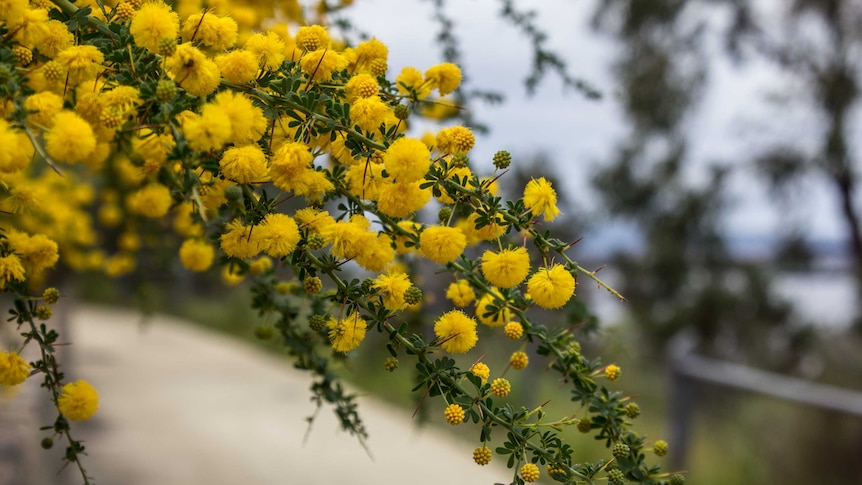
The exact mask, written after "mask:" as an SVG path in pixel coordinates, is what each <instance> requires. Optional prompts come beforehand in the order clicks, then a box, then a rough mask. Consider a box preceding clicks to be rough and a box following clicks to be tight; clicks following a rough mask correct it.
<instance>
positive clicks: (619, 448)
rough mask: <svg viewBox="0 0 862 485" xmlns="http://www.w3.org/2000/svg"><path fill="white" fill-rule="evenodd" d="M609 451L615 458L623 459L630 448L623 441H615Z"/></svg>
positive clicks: (627, 454)
mask: <svg viewBox="0 0 862 485" xmlns="http://www.w3.org/2000/svg"><path fill="white" fill-rule="evenodd" d="M611 453H613V455H614V458H616V459H617V460H625V459H626V458H628V456H629V454H630V453H631V448H629V445H627V444H625V443H615V444H614V446H613V448H612V449H611Z"/></svg>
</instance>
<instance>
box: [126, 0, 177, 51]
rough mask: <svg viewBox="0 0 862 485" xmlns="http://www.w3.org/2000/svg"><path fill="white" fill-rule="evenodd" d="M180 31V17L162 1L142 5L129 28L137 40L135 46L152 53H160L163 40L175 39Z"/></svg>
mask: <svg viewBox="0 0 862 485" xmlns="http://www.w3.org/2000/svg"><path fill="white" fill-rule="evenodd" d="M179 30H180V18H179V16H177V14H176V13H175V12H174V11H173V10H171V7H169V6H168V5H165V4H164V3H162V2H161V1H155V2H148V3H146V4H144V5H141V8H139V9H138V11H137V12H136V13H135V15H134V17H132V24H131V25H130V26H129V33H130V34H132V38H134V39H135V44H138V45H139V46H141V47H144V48H146V49H149V50H150V51H152V52H159V42H161V41H162V39H165V38H168V39H175V38H176V37H177V34H178V33H179Z"/></svg>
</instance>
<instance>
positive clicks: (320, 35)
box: [296, 25, 330, 51]
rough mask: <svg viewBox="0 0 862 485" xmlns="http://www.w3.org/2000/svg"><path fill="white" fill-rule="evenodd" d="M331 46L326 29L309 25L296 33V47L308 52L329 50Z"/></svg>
mask: <svg viewBox="0 0 862 485" xmlns="http://www.w3.org/2000/svg"><path fill="white" fill-rule="evenodd" d="M329 44H330V39H329V34H328V33H327V32H326V27H322V26H320V25H309V26H306V27H300V28H299V30H297V31H296V45H297V46H299V47H300V48H302V49H305V50H307V51H316V50H318V49H328V48H329Z"/></svg>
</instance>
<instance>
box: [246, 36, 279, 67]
mask: <svg viewBox="0 0 862 485" xmlns="http://www.w3.org/2000/svg"><path fill="white" fill-rule="evenodd" d="M245 50H247V51H249V52H251V53H252V54H254V56H255V58H256V59H257V62H258V64H259V65H260V67H261V68H263V69H266V70H268V71H275V70H276V69H278V68H279V67H280V66H281V63H282V62H284V51H285V45H284V42H283V41H282V40H281V37H279V36H278V34H276V33H275V32H267V33H266V34H261V33H257V34H254V35H252V36H251V37H249V38H248V40H246V41H245Z"/></svg>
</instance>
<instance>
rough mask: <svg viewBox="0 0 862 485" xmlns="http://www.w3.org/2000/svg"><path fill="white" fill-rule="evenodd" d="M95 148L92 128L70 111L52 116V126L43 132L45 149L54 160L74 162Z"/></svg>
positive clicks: (80, 159) (89, 153) (86, 155)
mask: <svg viewBox="0 0 862 485" xmlns="http://www.w3.org/2000/svg"><path fill="white" fill-rule="evenodd" d="M95 150H96V136H95V135H94V134H93V128H92V127H91V126H90V125H89V124H88V123H87V122H86V121H84V119H83V118H81V117H80V116H78V115H77V114H75V113H73V112H71V111H61V112H59V113H57V114H56V115H55V116H54V120H53V122H52V128H51V129H50V130H49V131H48V132H47V133H45V151H47V152H48V155H50V156H51V158H53V159H54V160H56V161H58V162H65V163H75V162H80V161H82V160H84V159H85V158H87V157H89V156H90V155H91V154H92V153H93V151H95Z"/></svg>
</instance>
